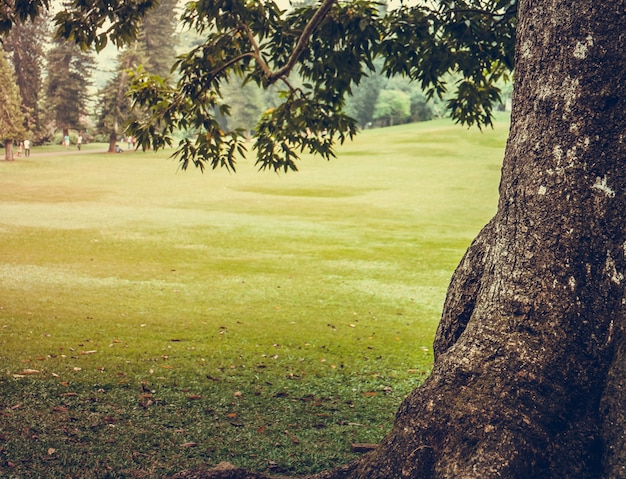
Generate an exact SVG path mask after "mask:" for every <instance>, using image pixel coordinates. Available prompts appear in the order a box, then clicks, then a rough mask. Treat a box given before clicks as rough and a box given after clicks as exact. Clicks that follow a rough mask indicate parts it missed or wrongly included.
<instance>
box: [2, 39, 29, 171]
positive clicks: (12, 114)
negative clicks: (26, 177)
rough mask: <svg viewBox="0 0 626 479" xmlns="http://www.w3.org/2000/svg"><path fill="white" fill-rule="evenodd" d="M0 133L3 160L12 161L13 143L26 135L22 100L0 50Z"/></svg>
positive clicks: (4, 55)
mask: <svg viewBox="0 0 626 479" xmlns="http://www.w3.org/2000/svg"><path fill="white" fill-rule="evenodd" d="M0 133H1V134H2V140H4V152H5V153H4V154H5V157H4V159H5V160H9V161H10V160H13V141H16V140H17V141H22V140H23V139H24V136H25V135H26V130H25V128H24V114H23V113H22V98H21V97H20V92H19V89H18V87H17V85H16V83H15V74H14V73H13V69H12V68H11V65H10V64H9V61H8V60H7V57H6V53H5V51H4V50H2V49H0Z"/></svg>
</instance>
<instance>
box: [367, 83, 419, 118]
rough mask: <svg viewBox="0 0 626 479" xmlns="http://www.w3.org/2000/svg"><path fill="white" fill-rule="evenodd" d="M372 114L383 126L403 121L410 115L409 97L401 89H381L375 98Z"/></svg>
mask: <svg viewBox="0 0 626 479" xmlns="http://www.w3.org/2000/svg"><path fill="white" fill-rule="evenodd" d="M373 116H374V120H377V121H379V122H381V123H382V124H383V125H384V126H392V125H395V124H398V123H400V124H401V123H405V122H406V120H408V119H409V117H410V116H411V97H410V96H409V95H408V94H407V93H405V92H403V91H401V90H387V89H385V90H382V91H381V92H380V94H379V95H378V98H377V99H376V105H375V106H374V115H373Z"/></svg>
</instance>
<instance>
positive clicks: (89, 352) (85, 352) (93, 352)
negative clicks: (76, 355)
mask: <svg viewBox="0 0 626 479" xmlns="http://www.w3.org/2000/svg"><path fill="white" fill-rule="evenodd" d="M97 352H98V351H96V350H95V349H93V350H90V351H81V352H80V354H83V355H87V354H95V353H97Z"/></svg>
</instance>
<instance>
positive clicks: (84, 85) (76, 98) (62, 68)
mask: <svg viewBox="0 0 626 479" xmlns="http://www.w3.org/2000/svg"><path fill="white" fill-rule="evenodd" d="M47 60H48V61H47V64H48V78H47V82H46V101H47V105H46V106H47V110H48V111H49V112H50V114H51V116H52V117H53V118H54V122H55V126H56V128H57V129H60V130H62V131H63V135H67V134H68V133H69V130H70V129H71V128H77V129H82V128H83V124H82V122H81V118H82V117H83V116H84V115H86V114H87V107H88V104H89V100H90V94H89V87H90V86H91V84H92V82H91V73H92V70H93V69H94V67H95V60H94V57H93V55H92V54H91V53H88V52H83V51H82V50H81V49H80V48H79V47H78V46H77V45H74V44H72V43H69V42H66V41H57V42H56V44H55V45H54V47H52V48H51V49H50V51H49V52H48V58H47Z"/></svg>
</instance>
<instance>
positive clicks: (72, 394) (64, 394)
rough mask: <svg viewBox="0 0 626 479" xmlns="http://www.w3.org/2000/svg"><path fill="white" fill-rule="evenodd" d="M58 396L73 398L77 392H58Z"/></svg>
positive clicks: (76, 395)
mask: <svg viewBox="0 0 626 479" xmlns="http://www.w3.org/2000/svg"><path fill="white" fill-rule="evenodd" d="M60 396H61V397H64V398H75V397H78V393H63V394H60Z"/></svg>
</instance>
